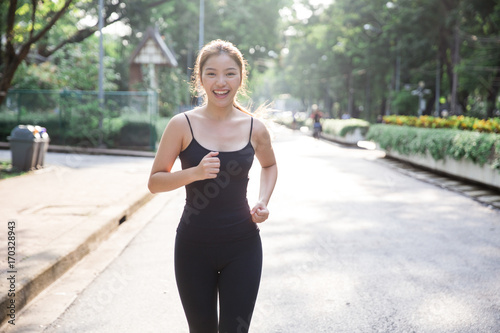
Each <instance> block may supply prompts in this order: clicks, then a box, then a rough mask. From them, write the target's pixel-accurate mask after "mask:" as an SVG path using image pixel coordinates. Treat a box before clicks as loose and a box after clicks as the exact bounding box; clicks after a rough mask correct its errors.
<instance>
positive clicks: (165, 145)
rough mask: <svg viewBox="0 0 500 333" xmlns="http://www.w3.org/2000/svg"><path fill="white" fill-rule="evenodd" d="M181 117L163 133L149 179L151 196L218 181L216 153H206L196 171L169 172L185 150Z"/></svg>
mask: <svg viewBox="0 0 500 333" xmlns="http://www.w3.org/2000/svg"><path fill="white" fill-rule="evenodd" d="M183 117H184V116H182V115H177V116H174V117H173V118H172V119H171V120H170V121H169V123H168V125H167V127H166V128H165V131H164V132H163V135H162V137H161V140H160V145H159V147H158V152H157V153H156V157H155V160H154V162H153V167H152V168H151V174H150V176H149V182H148V188H149V191H151V193H159V192H167V191H172V190H175V189H177V188H179V187H182V186H184V185H187V184H189V183H192V182H194V181H197V180H202V179H207V178H215V177H217V173H218V172H219V167H220V161H219V158H218V157H217V155H218V153H217V152H210V153H208V154H207V155H206V156H205V157H203V159H202V160H201V162H200V164H199V165H198V166H196V167H192V168H189V169H185V170H179V171H175V172H171V170H172V166H173V165H174V162H175V160H176V158H177V156H179V153H180V152H181V150H182V149H183V147H185V146H187V144H185V141H186V139H185V137H186V136H185V134H184V133H186V131H189V129H187V128H186V127H187V126H188V124H187V123H186V120H185V119H183Z"/></svg>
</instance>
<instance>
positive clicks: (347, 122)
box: [311, 119, 370, 137]
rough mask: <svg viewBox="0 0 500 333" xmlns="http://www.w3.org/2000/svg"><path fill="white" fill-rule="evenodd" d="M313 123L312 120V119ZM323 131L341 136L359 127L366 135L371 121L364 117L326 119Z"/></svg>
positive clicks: (323, 123)
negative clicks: (363, 118)
mask: <svg viewBox="0 0 500 333" xmlns="http://www.w3.org/2000/svg"><path fill="white" fill-rule="evenodd" d="M311 125H312V121H311ZM322 126H323V132H325V133H327V134H332V135H336V136H340V137H345V136H346V135H347V134H348V133H353V132H354V131H355V130H356V129H357V128H359V129H360V131H361V134H362V135H365V134H366V132H368V129H369V128H370V123H369V122H367V121H366V120H362V119H325V120H323V122H322Z"/></svg>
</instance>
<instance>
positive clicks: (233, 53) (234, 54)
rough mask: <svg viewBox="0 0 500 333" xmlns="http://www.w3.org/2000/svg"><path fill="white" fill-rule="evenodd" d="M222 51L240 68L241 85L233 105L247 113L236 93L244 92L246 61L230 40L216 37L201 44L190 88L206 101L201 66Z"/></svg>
mask: <svg viewBox="0 0 500 333" xmlns="http://www.w3.org/2000/svg"><path fill="white" fill-rule="evenodd" d="M223 53H224V54H227V55H228V56H230V57H231V58H232V59H233V60H234V61H235V62H236V64H237V65H238V67H239V69H240V77H241V86H240V88H239V89H238V94H236V97H235V99H234V102H233V106H234V107H235V108H237V109H238V110H240V111H243V112H245V113H249V112H248V111H247V110H246V109H245V108H244V107H242V106H241V105H240V103H239V102H238V95H240V94H245V93H246V81H247V77H248V72H247V69H246V67H247V62H246V60H245V59H244V58H243V54H241V52H240V50H239V49H238V48H237V47H236V46H234V44H233V43H231V42H228V41H224V40H221V39H216V40H213V41H211V42H210V43H208V44H206V45H205V46H203V48H202V49H201V50H200V52H199V53H198V57H197V58H196V63H195V65H194V70H193V77H192V79H191V85H192V89H193V91H194V92H196V93H197V95H198V96H203V102H204V103H206V101H207V96H206V93H205V91H204V90H203V87H202V85H201V73H202V71H203V67H204V66H205V64H206V62H207V60H208V59H209V58H210V57H212V56H214V55H220V54H223Z"/></svg>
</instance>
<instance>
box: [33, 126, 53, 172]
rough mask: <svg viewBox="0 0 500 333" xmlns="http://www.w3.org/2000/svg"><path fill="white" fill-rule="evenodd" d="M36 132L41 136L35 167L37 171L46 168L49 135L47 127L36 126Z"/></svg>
mask: <svg viewBox="0 0 500 333" xmlns="http://www.w3.org/2000/svg"><path fill="white" fill-rule="evenodd" d="M35 132H37V133H38V135H39V136H40V141H39V142H40V145H39V147H38V154H37V159H36V163H35V164H36V165H35V167H36V168H37V169H39V168H43V167H44V166H45V155H46V154H47V151H48V150H49V142H50V138H49V134H48V133H47V129H46V128H45V127H40V126H35Z"/></svg>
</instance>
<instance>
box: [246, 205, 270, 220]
mask: <svg viewBox="0 0 500 333" xmlns="http://www.w3.org/2000/svg"><path fill="white" fill-rule="evenodd" d="M250 214H252V221H253V222H255V223H262V222H264V221H265V220H267V218H268V217H269V210H268V209H267V206H266V205H265V204H264V203H263V202H259V203H257V204H256V205H255V206H254V207H253V208H252V210H251V211H250Z"/></svg>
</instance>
